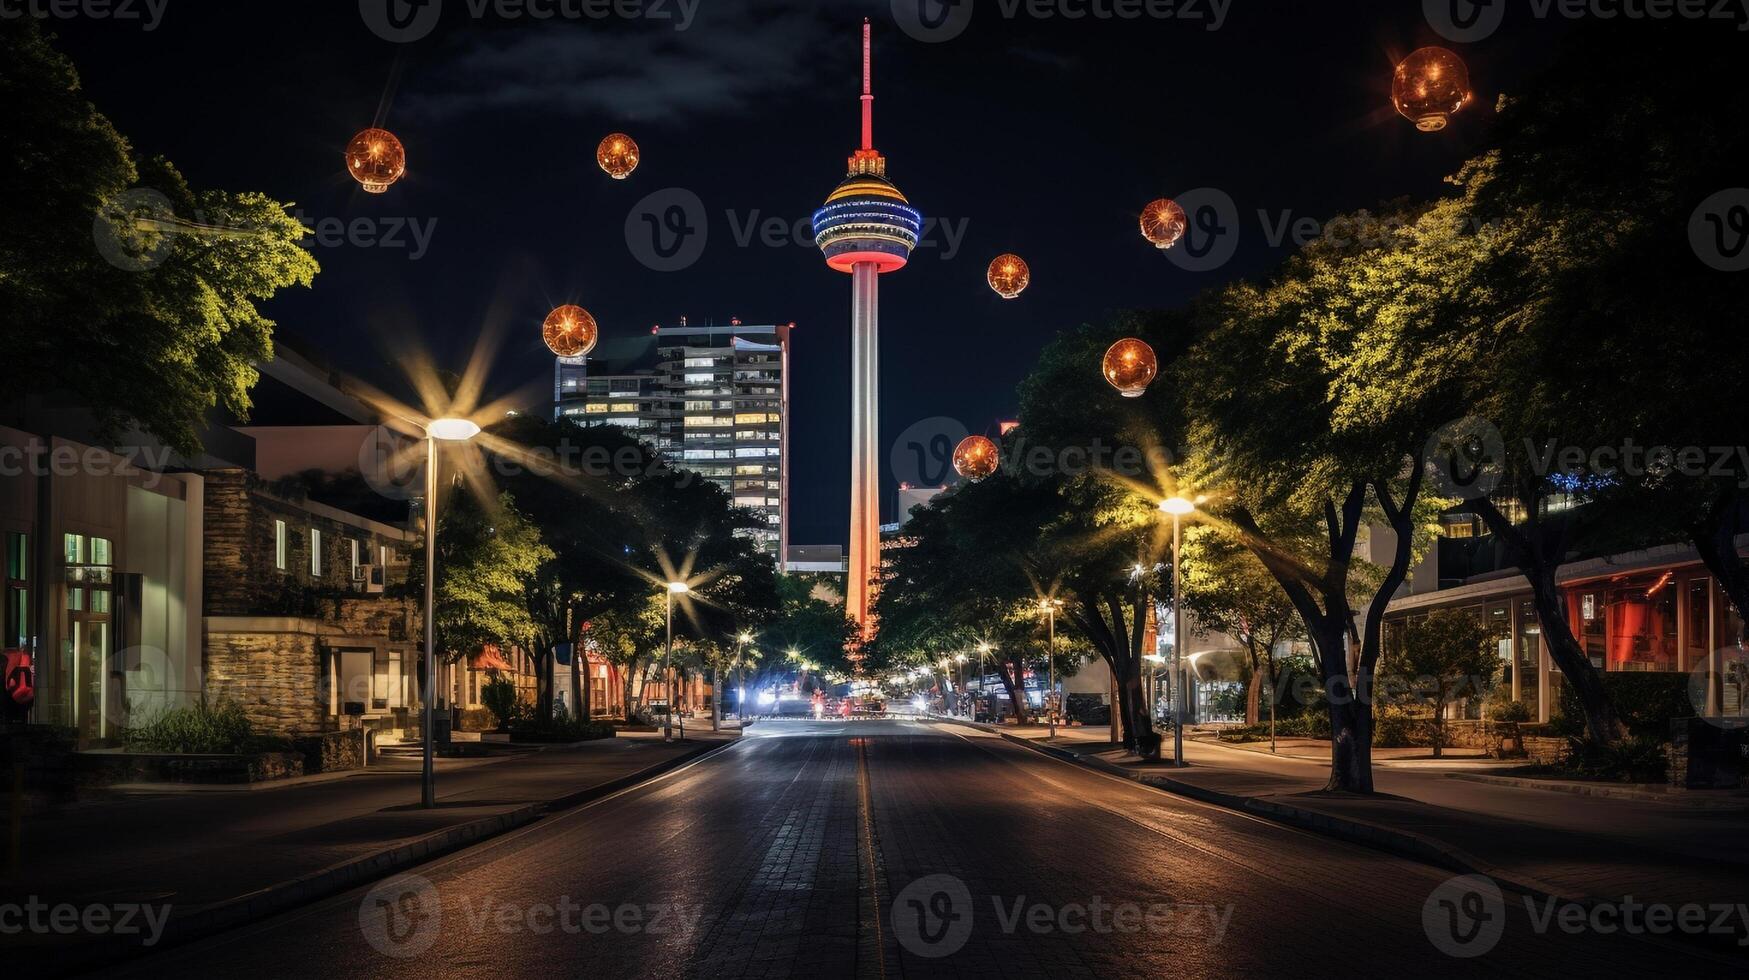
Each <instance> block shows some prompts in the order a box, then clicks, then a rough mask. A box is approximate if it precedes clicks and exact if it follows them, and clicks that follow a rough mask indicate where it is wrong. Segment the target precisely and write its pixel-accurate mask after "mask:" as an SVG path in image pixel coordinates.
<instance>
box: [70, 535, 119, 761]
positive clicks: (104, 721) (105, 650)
mask: <svg viewBox="0 0 1749 980" xmlns="http://www.w3.org/2000/svg"><path fill="white" fill-rule="evenodd" d="M62 543H63V546H64V549H65V555H64V557H65V559H66V570H67V577H66V590H67V601H66V610H65V616H66V619H65V627H66V628H65V631H64V633H63V637H64V638H63V639H62V641H61V676H62V677H63V678H64V679H65V680H66V681H67V682H68V685H67V686H68V689H69V690H70V691H71V693H72V704H71V706H70V707H71V715H72V718H71V719H70V720H71V721H72V724H73V726H74V728H76V729H77V730H78V733H79V738H80V740H81V741H82V742H89V741H95V740H103V739H109V738H115V737H118V736H119V735H120V734H121V731H120V729H121V721H122V720H123V719H125V717H126V714H125V712H126V708H125V705H124V704H123V702H122V693H121V672H120V671H119V670H116V669H115V666H116V665H115V663H114V643H113V641H112V638H111V632H110V630H111V618H110V612H111V599H112V598H113V596H112V593H111V583H112V580H113V572H114V567H113V564H112V563H113V557H112V555H111V548H110V542H109V540H108V539H107V538H88V537H86V536H84V535H82V534H66V535H63V536H62Z"/></svg>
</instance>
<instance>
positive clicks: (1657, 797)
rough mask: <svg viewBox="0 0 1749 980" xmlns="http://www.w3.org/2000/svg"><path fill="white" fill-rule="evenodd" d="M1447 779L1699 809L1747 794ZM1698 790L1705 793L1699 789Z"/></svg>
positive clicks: (1733, 806) (1731, 803)
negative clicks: (1691, 793)
mask: <svg viewBox="0 0 1749 980" xmlns="http://www.w3.org/2000/svg"><path fill="white" fill-rule="evenodd" d="M1445 778H1447V779H1463V780H1467V781H1469V782H1473V783H1490V784H1493V785H1495V786H1512V787H1516V788H1518V789H1535V790H1542V791H1543V792H1545V793H1567V794H1569V795H1573V796H1599V797H1606V798H1609V799H1617V800H1642V801H1645V802H1648V803H1664V804H1668V805H1670V806H1677V807H1689V808H1692V809H1699V810H1743V809H1749V796H1744V795H1741V794H1740V793H1739V795H1737V796H1735V797H1705V796H1700V797H1696V796H1688V795H1686V793H1687V792H1692V791H1683V790H1676V791H1673V792H1670V793H1657V792H1651V791H1648V790H1643V789H1636V788H1634V787H1632V786H1613V785H1609V784H1607V783H1604V784H1599V785H1595V786H1593V785H1591V784H1589V783H1577V782H1569V781H1563V780H1549V779H1527V778H1525V777H1523V776H1496V775H1493V774H1492V773H1475V772H1448V773H1446V774H1445ZM1701 792H1706V791H1705V790H1702V791H1701Z"/></svg>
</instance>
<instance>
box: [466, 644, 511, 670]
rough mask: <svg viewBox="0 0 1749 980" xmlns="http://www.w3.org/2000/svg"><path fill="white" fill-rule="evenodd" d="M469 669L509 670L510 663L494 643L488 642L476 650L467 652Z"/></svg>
mask: <svg viewBox="0 0 1749 980" xmlns="http://www.w3.org/2000/svg"><path fill="white" fill-rule="evenodd" d="M468 669H469V670H509V669H510V663H509V661H507V660H505V659H504V652H503V651H502V650H499V649H498V647H497V645H496V644H492V643H488V644H486V645H485V646H483V647H481V648H480V649H479V651H478V652H475V653H470V654H468Z"/></svg>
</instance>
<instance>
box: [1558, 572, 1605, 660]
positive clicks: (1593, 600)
mask: <svg viewBox="0 0 1749 980" xmlns="http://www.w3.org/2000/svg"><path fill="white" fill-rule="evenodd" d="M1605 608H1606V605H1605V602H1604V595H1603V593H1602V592H1601V591H1599V590H1596V589H1587V590H1584V591H1580V592H1573V593H1569V594H1568V596H1567V621H1568V622H1569V623H1571V624H1572V627H1573V635H1574V636H1575V637H1577V638H1578V640H1579V646H1580V647H1581V648H1583V649H1584V651H1585V656H1586V658H1587V659H1589V660H1590V661H1591V666H1593V667H1596V668H1597V669H1598V670H1603V669H1604V663H1605V662H1606V658H1607V656H1608V646H1607V634H1608V622H1607V620H1606V618H1605V613H1604V610H1605Z"/></svg>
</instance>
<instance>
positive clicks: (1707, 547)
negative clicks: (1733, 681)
mask: <svg viewBox="0 0 1749 980" xmlns="http://www.w3.org/2000/svg"><path fill="white" fill-rule="evenodd" d="M1740 496H1741V492H1740V491H1738V490H1737V489H1736V488H1734V487H1733V488H1730V489H1728V490H1726V491H1725V492H1723V493H1721V494H1720V495H1719V497H1718V499H1717V500H1715V501H1714V502H1713V504H1712V506H1710V507H1709V508H1707V512H1706V515H1705V516H1704V517H1703V518H1702V519H1701V520H1699V521H1697V522H1696V523H1695V525H1694V526H1693V527H1692V528H1690V530H1689V539H1690V540H1691V541H1693V542H1694V550H1695V551H1696V552H1698V553H1699V554H1700V560H1701V561H1702V562H1704V563H1705V564H1706V567H1707V571H1710V572H1712V573H1713V576H1714V577H1715V578H1716V579H1717V580H1718V583H1719V589H1720V590H1721V591H1723V592H1724V593H1725V597H1726V598H1728V599H1730V600H1731V605H1733V606H1735V607H1736V609H1737V620H1738V622H1740V623H1741V624H1742V628H1741V629H1740V630H1739V631H1738V635H1737V636H1736V637H1720V638H1719V643H1720V644H1721V645H1723V644H1725V643H1727V642H1728V641H1729V640H1730V639H1735V640H1736V641H1737V642H1738V643H1739V644H1742V645H1746V646H1749V563H1745V562H1744V561H1743V559H1742V557H1741V556H1740V555H1738V554H1737V535H1738V534H1739V533H1741V531H1742V528H1741V524H1742V518H1743V513H1742V506H1741V501H1740Z"/></svg>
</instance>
